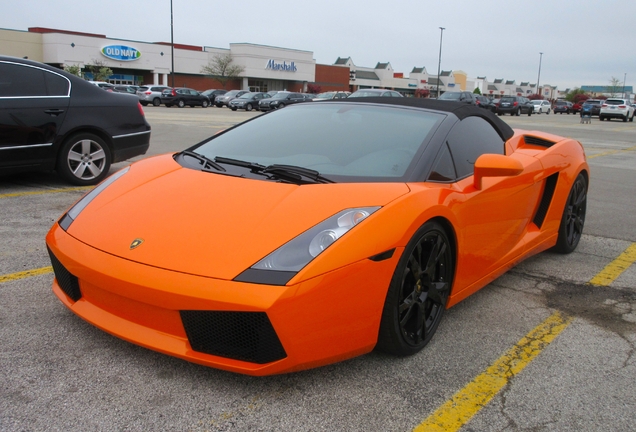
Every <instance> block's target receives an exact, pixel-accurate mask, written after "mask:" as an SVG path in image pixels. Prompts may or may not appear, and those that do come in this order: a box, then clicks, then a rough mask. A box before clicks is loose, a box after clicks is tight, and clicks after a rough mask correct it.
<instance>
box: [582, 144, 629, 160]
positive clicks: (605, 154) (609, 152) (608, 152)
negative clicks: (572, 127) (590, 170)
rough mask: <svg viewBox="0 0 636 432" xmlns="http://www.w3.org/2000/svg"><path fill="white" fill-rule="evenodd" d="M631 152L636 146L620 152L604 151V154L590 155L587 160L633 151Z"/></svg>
mask: <svg viewBox="0 0 636 432" xmlns="http://www.w3.org/2000/svg"><path fill="white" fill-rule="evenodd" d="M633 150H636V146H634V147H629V148H626V149H621V150H609V151H606V152H602V153H597V154H593V155H590V156H588V157H587V158H588V159H594V158H597V157H601V156H608V155H612V154H616V153H622V152H627V151H633Z"/></svg>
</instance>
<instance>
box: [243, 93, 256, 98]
mask: <svg viewBox="0 0 636 432" xmlns="http://www.w3.org/2000/svg"><path fill="white" fill-rule="evenodd" d="M255 94H256V93H245V94H244V95H242V96H240V97H239V99H251V98H252V97H253V96H254V95H255Z"/></svg>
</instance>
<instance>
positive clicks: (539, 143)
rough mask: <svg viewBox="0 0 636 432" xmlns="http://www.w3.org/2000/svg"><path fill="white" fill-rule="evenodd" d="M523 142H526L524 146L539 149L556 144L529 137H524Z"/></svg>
mask: <svg viewBox="0 0 636 432" xmlns="http://www.w3.org/2000/svg"><path fill="white" fill-rule="evenodd" d="M523 140H524V141H525V142H526V144H530V145H536V146H539V147H546V148H549V147H552V146H553V145H554V144H556V143H555V142H554V141H548V140H546V139H543V138H537V137H535V136H530V135H524V136H523Z"/></svg>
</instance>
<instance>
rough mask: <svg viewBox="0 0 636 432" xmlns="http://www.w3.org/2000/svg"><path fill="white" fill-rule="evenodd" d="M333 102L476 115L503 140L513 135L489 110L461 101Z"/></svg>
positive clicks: (365, 99) (461, 116)
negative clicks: (490, 126) (394, 106)
mask: <svg viewBox="0 0 636 432" xmlns="http://www.w3.org/2000/svg"><path fill="white" fill-rule="evenodd" d="M334 102H344V103H347V102H356V103H372V104H384V105H398V106H407V107H415V108H424V109H429V110H434V111H442V112H448V113H451V114H454V115H455V116H456V117H457V118H459V119H460V120H463V119H465V118H466V117H473V116H477V117H481V118H483V119H484V120H486V121H487V122H488V123H490V124H491V125H492V126H493V128H495V130H496V131H497V133H499V136H501V138H503V140H504V141H508V140H509V139H510V138H512V136H513V135H514V131H513V130H512V128H511V127H510V126H508V124H507V123H506V122H504V121H503V120H501V119H500V118H499V117H497V116H496V115H494V114H493V113H492V112H491V111H490V110H487V109H484V108H480V107H478V106H475V105H468V104H466V103H463V102H454V101H442V100H437V99H424V98H407V97H404V98H401V97H360V98H351V97H349V98H345V99H338V100H334Z"/></svg>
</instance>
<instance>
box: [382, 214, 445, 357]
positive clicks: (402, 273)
mask: <svg viewBox="0 0 636 432" xmlns="http://www.w3.org/2000/svg"><path fill="white" fill-rule="evenodd" d="M454 267H455V255H454V252H453V248H452V246H451V242H450V240H449V238H448V236H447V234H446V231H445V230H444V228H443V227H442V226H441V225H440V224H439V223H437V222H434V221H429V222H427V223H425V224H424V225H422V227H421V228H420V229H419V230H418V231H417V232H416V233H415V235H414V236H413V238H412V239H411V241H410V242H409V243H408V245H407V247H406V249H405V250H404V253H403V255H402V257H401V258H400V261H399V263H398V265H397V267H396V270H395V272H394V273H393V278H392V279H391V284H390V286H389V290H388V293H387V297H386V301H385V304H384V310H383V312H382V321H381V323H380V332H379V335H378V344H377V346H376V348H377V349H379V350H381V351H384V352H387V353H390V354H393V355H398V356H406V355H412V354H415V353H417V352H418V351H420V350H421V349H422V348H424V347H425V346H426V344H428V342H429V341H430V340H431V338H432V337H433V335H434V334H435V331H436V330H437V326H438V325H439V323H440V321H441V318H442V315H443V314H444V310H445V309H446V303H447V301H448V296H449V294H450V291H451V287H452V283H453V275H454Z"/></svg>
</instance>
